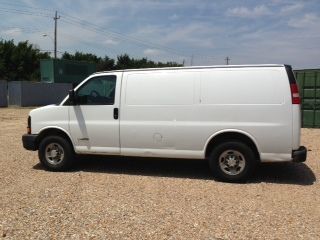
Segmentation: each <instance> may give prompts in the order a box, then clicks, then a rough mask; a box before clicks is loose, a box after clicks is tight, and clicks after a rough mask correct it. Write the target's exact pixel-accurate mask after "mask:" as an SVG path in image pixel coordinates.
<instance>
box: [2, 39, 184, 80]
mask: <svg viewBox="0 0 320 240" xmlns="http://www.w3.org/2000/svg"><path fill="white" fill-rule="evenodd" d="M48 58H51V57H50V53H49V52H42V51H40V49H39V48H37V47H36V46H35V45H33V44H31V43H29V42H28V41H23V42H19V43H17V44H15V43H14V41H13V40H0V80H7V81H14V80H25V81H39V80H40V59H48ZM61 59H66V60H76V61H87V62H91V63H95V64H96V66H97V71H110V70H118V69H132V68H154V67H180V66H182V64H178V63H176V62H165V63H163V62H155V61H151V60H149V59H147V58H141V59H136V58H132V57H130V56H129V55H128V54H122V55H119V56H117V59H112V58H110V57H108V56H107V55H106V56H105V57H98V56H97V55H95V54H92V53H82V52H78V51H77V52H75V53H74V54H71V53H68V52H64V53H63V54H62V56H61Z"/></svg>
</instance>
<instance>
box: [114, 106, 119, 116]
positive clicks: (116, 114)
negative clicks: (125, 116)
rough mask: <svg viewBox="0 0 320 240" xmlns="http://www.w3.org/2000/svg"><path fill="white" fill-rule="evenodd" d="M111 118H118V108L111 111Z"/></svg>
mask: <svg viewBox="0 0 320 240" xmlns="http://www.w3.org/2000/svg"><path fill="white" fill-rule="evenodd" d="M113 118H114V119H118V118H119V109H118V108H114V109H113Z"/></svg>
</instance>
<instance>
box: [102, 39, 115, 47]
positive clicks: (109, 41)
mask: <svg viewBox="0 0 320 240" xmlns="http://www.w3.org/2000/svg"><path fill="white" fill-rule="evenodd" d="M103 43H104V44H106V45H118V44H119V42H118V41H116V40H114V39H111V38H109V39H106V40H105V41H104V42H103Z"/></svg>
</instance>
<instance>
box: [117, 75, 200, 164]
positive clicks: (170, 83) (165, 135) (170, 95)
mask: <svg viewBox="0 0 320 240" xmlns="http://www.w3.org/2000/svg"><path fill="white" fill-rule="evenodd" d="M198 76H199V73H198V72H196V71H190V70H189V71H186V70H184V71H181V70H177V71H175V70H169V71H168V70H167V71H159V70H157V71H144V72H127V73H124V77H123V85H122V86H123V88H122V96H121V109H120V118H121V127H120V141H121V154H122V155H131V156H132V155H133V156H160V157H181V158H203V151H202V148H201V147H200V145H199V144H198V141H199V140H200V139H201V138H202V136H199V135H198V133H197V130H198V129H197V125H198V122H197V120H196V119H197V117H198V116H196V115H195V108H196V105H195V103H196V101H198V99H199V91H197V87H196V85H197V84H198V80H199V79H197V78H198ZM191 138H193V139H191Z"/></svg>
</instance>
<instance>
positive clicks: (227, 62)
mask: <svg viewBox="0 0 320 240" xmlns="http://www.w3.org/2000/svg"><path fill="white" fill-rule="evenodd" d="M224 60H225V61H226V65H229V62H230V60H231V59H230V58H229V57H228V56H227V57H226V58H225V59H224Z"/></svg>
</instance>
